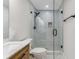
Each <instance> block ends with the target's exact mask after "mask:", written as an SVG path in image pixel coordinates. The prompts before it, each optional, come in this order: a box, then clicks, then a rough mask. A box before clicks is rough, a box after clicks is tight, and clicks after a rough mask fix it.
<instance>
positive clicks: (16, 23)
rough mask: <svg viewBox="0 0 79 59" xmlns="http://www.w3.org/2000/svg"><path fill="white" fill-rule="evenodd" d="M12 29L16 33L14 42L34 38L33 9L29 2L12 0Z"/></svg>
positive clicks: (10, 6)
mask: <svg viewBox="0 0 79 59" xmlns="http://www.w3.org/2000/svg"><path fill="white" fill-rule="evenodd" d="M9 8H10V28H11V29H12V30H13V31H14V32H15V35H14V39H13V40H21V39H23V38H30V37H32V28H33V27H32V25H33V23H32V22H33V14H31V13H30V11H33V7H32V6H31V4H30V3H29V2H28V0H10V2H9Z"/></svg>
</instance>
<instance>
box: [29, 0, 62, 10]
mask: <svg viewBox="0 0 79 59" xmlns="http://www.w3.org/2000/svg"><path fill="white" fill-rule="evenodd" d="M30 1H31V2H32V4H33V5H34V7H35V8H36V9H38V10H57V9H59V7H60V5H61V3H62V1H63V0H30Z"/></svg>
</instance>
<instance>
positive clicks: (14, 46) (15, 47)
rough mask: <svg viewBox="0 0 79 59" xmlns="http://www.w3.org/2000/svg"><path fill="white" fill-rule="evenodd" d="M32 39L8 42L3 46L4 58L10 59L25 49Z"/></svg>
mask: <svg viewBox="0 0 79 59" xmlns="http://www.w3.org/2000/svg"><path fill="white" fill-rule="evenodd" d="M31 40H32V39H26V40H24V41H17V42H6V43H4V45H3V57H4V59H7V58H8V57H10V56H12V55H13V54H14V53H16V52H17V51H19V50H20V49H22V48H23V47H25V46H26V45H28V44H29V43H30V42H31Z"/></svg>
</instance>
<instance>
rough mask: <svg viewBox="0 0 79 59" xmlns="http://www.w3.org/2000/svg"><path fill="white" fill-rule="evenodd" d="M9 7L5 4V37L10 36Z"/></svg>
mask: <svg viewBox="0 0 79 59" xmlns="http://www.w3.org/2000/svg"><path fill="white" fill-rule="evenodd" d="M8 14H9V13H8V8H7V7H6V6H3V17H4V18H3V38H4V39H6V38H9V24H8V23H9V18H8Z"/></svg>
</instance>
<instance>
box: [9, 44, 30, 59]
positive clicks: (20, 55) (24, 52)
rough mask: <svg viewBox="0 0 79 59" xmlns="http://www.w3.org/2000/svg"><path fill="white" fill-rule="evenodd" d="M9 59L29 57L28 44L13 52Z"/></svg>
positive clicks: (27, 58)
mask: <svg viewBox="0 0 79 59" xmlns="http://www.w3.org/2000/svg"><path fill="white" fill-rule="evenodd" d="M9 59H29V45H28V46H26V47H24V48H23V49H22V50H20V51H18V52H17V53H15V54H14V55H13V56H11V57H10V58H9Z"/></svg>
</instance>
